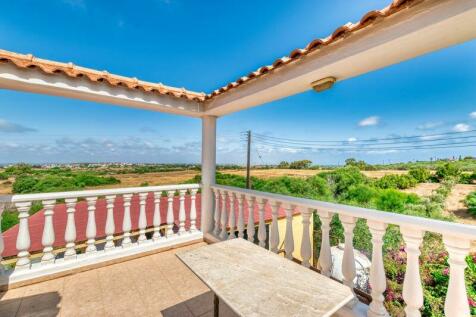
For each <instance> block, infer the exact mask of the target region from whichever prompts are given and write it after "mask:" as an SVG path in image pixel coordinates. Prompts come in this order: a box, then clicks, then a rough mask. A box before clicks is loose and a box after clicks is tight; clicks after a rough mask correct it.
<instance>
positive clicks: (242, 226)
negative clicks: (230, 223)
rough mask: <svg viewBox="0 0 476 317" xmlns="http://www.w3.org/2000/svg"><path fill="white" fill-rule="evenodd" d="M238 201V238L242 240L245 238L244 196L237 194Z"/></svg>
mask: <svg viewBox="0 0 476 317" xmlns="http://www.w3.org/2000/svg"><path fill="white" fill-rule="evenodd" d="M236 199H237V200H238V238H242V239H243V237H244V236H245V234H244V232H243V231H244V230H245V215H244V213H243V195H242V194H236Z"/></svg>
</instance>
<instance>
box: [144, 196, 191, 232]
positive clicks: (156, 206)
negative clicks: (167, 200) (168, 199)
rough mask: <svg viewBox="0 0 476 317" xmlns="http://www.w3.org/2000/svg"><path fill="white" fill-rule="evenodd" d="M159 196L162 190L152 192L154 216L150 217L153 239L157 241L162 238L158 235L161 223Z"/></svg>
mask: <svg viewBox="0 0 476 317" xmlns="http://www.w3.org/2000/svg"><path fill="white" fill-rule="evenodd" d="M161 196H162V192H155V193H154V216H153V218H152V224H153V226H154V234H153V235H152V240H153V241H159V240H160V239H161V238H162V236H161V235H160V225H161V224H162V219H161V217H160V198H161ZM191 212H192V211H191Z"/></svg>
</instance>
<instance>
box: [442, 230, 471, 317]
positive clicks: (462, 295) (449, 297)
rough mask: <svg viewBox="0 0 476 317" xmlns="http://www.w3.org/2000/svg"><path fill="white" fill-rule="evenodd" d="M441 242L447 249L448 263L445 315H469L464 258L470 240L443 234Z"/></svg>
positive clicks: (462, 316) (456, 316)
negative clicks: (448, 277) (448, 279)
mask: <svg viewBox="0 0 476 317" xmlns="http://www.w3.org/2000/svg"><path fill="white" fill-rule="evenodd" d="M443 242H444V244H445V246H446V250H448V255H449V258H448V263H449V264H450V274H449V275H450V281H449V284H448V290H447V293H446V300H445V316H451V317H453V316H454V317H466V316H468V317H469V315H470V311H469V305H468V294H467V293H466V285H465V279H464V269H465V268H466V261H465V258H466V256H467V255H468V253H469V249H470V244H471V243H470V241H469V240H465V239H461V238H456V237H450V236H443Z"/></svg>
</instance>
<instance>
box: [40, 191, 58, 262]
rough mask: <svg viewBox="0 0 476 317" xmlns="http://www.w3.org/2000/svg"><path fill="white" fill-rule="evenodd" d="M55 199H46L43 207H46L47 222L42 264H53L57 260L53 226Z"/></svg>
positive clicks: (42, 240)
mask: <svg viewBox="0 0 476 317" xmlns="http://www.w3.org/2000/svg"><path fill="white" fill-rule="evenodd" d="M55 203H56V201H55V200H44V201H43V207H44V208H45V211H44V213H43V214H44V216H45V224H44V226H43V236H42V238H41V243H42V245H43V256H42V257H41V263H42V264H51V263H53V262H54V261H55V254H54V253H53V243H54V242H55V230H54V227H53V213H54V211H53V208H54V206H55Z"/></svg>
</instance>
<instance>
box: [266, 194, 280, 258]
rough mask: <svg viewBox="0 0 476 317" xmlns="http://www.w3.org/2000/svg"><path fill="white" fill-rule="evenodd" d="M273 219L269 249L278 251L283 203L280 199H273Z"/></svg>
mask: <svg viewBox="0 0 476 317" xmlns="http://www.w3.org/2000/svg"><path fill="white" fill-rule="evenodd" d="M271 208H272V211H271V212H272V220H271V229H270V230H269V250H270V251H271V252H274V253H278V248H279V226H278V214H279V209H281V203H280V202H279V201H273V203H272V206H271Z"/></svg>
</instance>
